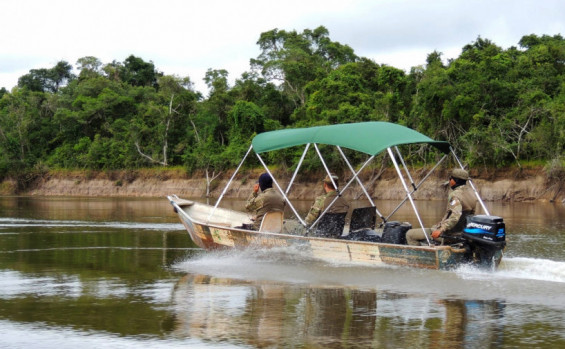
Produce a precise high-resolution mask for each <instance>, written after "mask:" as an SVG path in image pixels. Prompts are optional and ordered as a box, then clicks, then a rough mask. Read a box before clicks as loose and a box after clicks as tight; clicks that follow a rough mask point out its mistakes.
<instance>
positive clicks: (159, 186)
mask: <svg viewBox="0 0 565 349" xmlns="http://www.w3.org/2000/svg"><path fill="white" fill-rule="evenodd" d="M259 173H260V172H258V171H247V172H244V173H242V174H240V175H239V176H238V177H237V178H236V179H235V180H234V182H233V183H232V184H231V186H230V189H229V190H228V191H227V192H226V197H229V198H241V199H244V198H246V197H247V196H248V194H249V192H250V191H251V188H252V186H253V184H254V182H255V178H257V176H258V174H259ZM425 174H426V172H425V171H421V173H420V172H419V171H415V172H414V173H413V174H412V176H413V179H414V181H415V183H418V182H419V181H420V180H421V179H422V178H423V176H425ZM471 175H472V177H473V182H474V184H475V185H476V187H477V188H478V189H479V191H480V193H481V196H482V197H483V198H484V200H485V201H548V202H563V200H565V188H564V187H565V186H564V185H563V181H561V182H559V181H550V180H548V179H547V175H546V174H545V173H544V170H543V168H538V169H528V170H524V169H522V170H520V171H518V170H508V169H507V170H492V171H487V170H482V171H480V172H479V171H471ZM318 177H320V178H321V175H310V176H309V177H308V178H297V179H296V181H295V183H294V185H293V190H292V191H291V192H290V193H289V197H290V198H291V199H296V200H310V199H313V198H314V197H315V196H316V195H319V194H320V193H321V190H322V189H321V186H320V178H318ZM364 177H365V178H363V180H364V182H365V183H369V185H368V186H367V190H368V192H369V193H370V195H371V196H372V197H373V198H378V199H382V200H400V199H402V198H404V196H405V192H404V189H403V187H402V183H401V182H400V180H399V179H398V178H397V176H396V173H395V172H394V171H393V170H392V169H387V170H385V171H384V172H379V173H378V174H376V173H368V174H366V175H365V176H364ZM446 177H447V170H443V171H438V172H437V173H434V174H433V175H432V176H430V177H429V178H428V179H427V180H426V182H425V183H424V184H423V185H422V186H421V187H419V188H418V190H417V191H416V193H415V194H414V197H415V199H417V200H434V199H437V200H442V199H444V198H445V195H446V192H447V187H445V186H443V185H442V184H443V183H445V180H446ZM229 178H230V174H228V173H225V174H223V176H220V177H218V178H217V179H215V180H214V181H213V182H211V184H210V196H211V197H218V196H219V195H220V194H221V191H222V190H223V188H224V186H225V184H226V183H227V181H228V180H229ZM289 180H290V178H284V177H283V178H282V179H281V181H280V184H281V186H282V187H283V188H286V186H287V184H288V182H289ZM20 187H21V185H20V184H19V183H18V180H17V179H6V180H4V181H3V182H2V183H1V184H0V194H1V195H32V196H34V195H35V196H104V197H164V196H166V195H169V194H177V195H179V196H183V197H193V198H195V197H205V196H206V190H207V185H206V179H205V176H204V175H203V174H195V175H193V176H188V175H187V174H186V173H184V172H183V171H179V170H171V171H159V172H149V173H146V172H136V171H121V172H120V171H117V172H116V171H114V172H98V173H92V172H88V173H82V172H75V173H65V174H52V173H48V174H44V175H42V176H38V177H37V178H35V179H33V180H32V181H29V183H28V184H27V187H26V188H25V189H19V188H20ZM344 195H345V196H346V197H347V198H349V199H354V198H358V197H361V196H362V195H363V193H362V190H361V189H360V188H359V186H358V185H357V184H356V183H353V185H352V186H351V189H348V190H347V191H346V192H345V193H344Z"/></svg>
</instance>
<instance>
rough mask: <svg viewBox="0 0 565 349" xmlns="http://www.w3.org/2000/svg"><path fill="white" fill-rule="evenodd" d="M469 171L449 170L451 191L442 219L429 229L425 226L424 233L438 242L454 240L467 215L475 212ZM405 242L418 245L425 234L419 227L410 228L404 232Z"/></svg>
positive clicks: (475, 199) (424, 239)
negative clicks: (468, 184)
mask: <svg viewBox="0 0 565 349" xmlns="http://www.w3.org/2000/svg"><path fill="white" fill-rule="evenodd" d="M468 179H469V173H467V171H465V170H463V169H459V168H456V169H454V170H453V171H451V175H450V177H449V182H448V183H449V186H450V188H451V192H450V193H449V196H448V197H447V212H446V213H445V216H443V218H442V220H441V221H440V222H439V223H438V224H436V225H434V226H433V227H432V228H431V229H430V228H426V229H425V230H426V234H427V235H428V236H430V235H431V237H432V238H433V239H434V240H435V241H439V242H440V243H444V242H445V243H453V242H456V240H455V239H453V238H454V237H457V236H460V235H461V232H462V231H463V228H465V224H466V223H467V216H469V215H473V214H475V206H476V205H477V201H478V200H477V197H476V196H475V194H474V193H473V190H472V189H471V188H470V187H468V186H467V180H468ZM406 242H407V243H408V245H415V246H419V245H420V243H421V242H426V236H425V235H424V231H423V230H422V229H421V228H415V229H410V230H408V231H407V232H406Z"/></svg>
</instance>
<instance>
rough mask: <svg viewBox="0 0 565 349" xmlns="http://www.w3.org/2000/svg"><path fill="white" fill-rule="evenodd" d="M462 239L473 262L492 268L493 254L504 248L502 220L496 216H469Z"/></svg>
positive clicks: (504, 229) (504, 239) (504, 230)
mask: <svg viewBox="0 0 565 349" xmlns="http://www.w3.org/2000/svg"><path fill="white" fill-rule="evenodd" d="M463 238H464V239H465V240H466V242H467V243H468V244H469V247H470V249H471V251H470V252H471V253H472V258H473V261H475V262H476V263H477V264H478V265H480V266H485V267H492V266H493V261H494V256H495V254H496V253H497V252H498V251H501V250H503V249H504V247H505V246H506V226H505V225H504V220H503V219H502V218H501V217H498V216H487V215H477V216H469V217H468V218H467V225H466V226H465V229H463Z"/></svg>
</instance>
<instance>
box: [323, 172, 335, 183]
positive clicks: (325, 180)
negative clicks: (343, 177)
mask: <svg viewBox="0 0 565 349" xmlns="http://www.w3.org/2000/svg"><path fill="white" fill-rule="evenodd" d="M332 179H333V181H334V183H335V184H336V185H337V182H338V181H339V177H338V176H336V175H334V174H333V173H332V178H331V179H330V176H329V175H327V176H326V178H324V179H323V180H322V182H324V183H328V184H332Z"/></svg>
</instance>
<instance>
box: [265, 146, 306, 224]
mask: <svg viewBox="0 0 565 349" xmlns="http://www.w3.org/2000/svg"><path fill="white" fill-rule="evenodd" d="M255 155H257V158H258V159H259V161H260V162H261V164H262V165H263V167H264V168H265V171H267V173H268V174H269V176H271V178H272V179H273V183H275V186H276V187H277V189H278V190H279V192H280V193H281V195H282V196H283V198H284V201H285V202H286V203H288V206H289V207H290V209H291V210H292V212H293V213H294V214H295V215H296V217H297V218H298V220H299V221H300V223H302V224H303V225H306V222H304V221H303V220H302V218H300V216H299V215H298V213H297V212H296V210H295V209H294V206H292V203H291V202H290V200H289V199H288V197H287V196H286V194H285V192H284V191H283V190H282V188H281V186H280V185H279V182H277V180H276V179H275V177H274V176H273V174H272V173H271V171H269V168H268V167H267V165H266V164H265V162H264V161H263V159H262V158H261V156H260V155H259V154H257V153H255Z"/></svg>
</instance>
